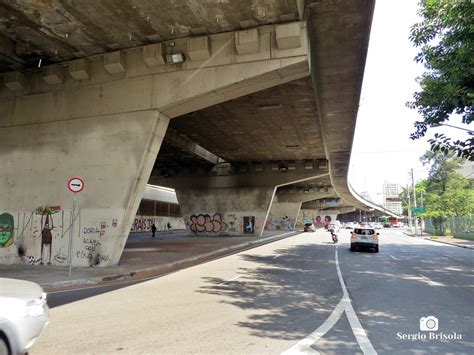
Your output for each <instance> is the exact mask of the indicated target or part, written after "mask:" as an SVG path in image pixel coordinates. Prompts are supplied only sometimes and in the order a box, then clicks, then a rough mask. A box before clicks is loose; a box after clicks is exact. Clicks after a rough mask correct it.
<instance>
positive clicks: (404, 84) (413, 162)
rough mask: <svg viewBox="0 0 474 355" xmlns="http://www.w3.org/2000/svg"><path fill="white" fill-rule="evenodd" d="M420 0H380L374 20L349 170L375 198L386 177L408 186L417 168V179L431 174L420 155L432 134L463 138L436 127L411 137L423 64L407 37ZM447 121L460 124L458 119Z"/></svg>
mask: <svg viewBox="0 0 474 355" xmlns="http://www.w3.org/2000/svg"><path fill="white" fill-rule="evenodd" d="M417 3H418V1H416V0H398V1H389V0H378V1H376V6H375V13H374V18H373V22H372V30H371V35H370V42H369V51H368V55H367V62H366V67H365V74H364V81H363V84H362V94H361V99H360V103H359V113H358V116H357V125H356V131H355V136H354V142H353V148H352V156H351V162H350V169H349V182H350V184H351V185H352V186H353V187H354V189H355V190H356V191H357V192H359V193H361V192H363V191H367V192H368V193H369V195H370V197H371V198H372V200H373V201H376V202H381V201H382V188H383V183H384V182H390V183H396V184H400V185H402V186H406V185H407V184H408V183H409V182H411V180H409V171H410V170H411V169H413V171H414V176H415V183H416V181H419V180H422V179H424V178H426V177H427V175H428V169H429V167H428V166H425V167H424V166H423V165H422V164H421V162H420V160H419V159H420V157H421V156H422V155H423V154H424V152H426V151H427V150H429V143H428V142H427V141H428V139H429V138H431V137H432V136H433V135H434V133H446V134H447V135H448V136H451V137H453V138H456V139H457V138H462V137H464V134H463V132H462V131H459V130H456V129H453V128H449V127H445V126H443V127H438V128H432V129H430V130H429V134H428V135H427V136H426V137H424V138H421V139H418V140H415V141H413V140H411V139H410V138H409V136H410V133H412V132H414V126H413V123H414V122H415V121H417V120H419V121H421V120H422V119H421V117H420V116H419V115H418V113H417V112H416V110H411V109H409V108H407V107H406V106H405V103H406V102H407V101H410V100H411V99H412V95H413V93H414V92H415V91H417V90H418V89H419V86H418V84H417V83H416V80H415V79H416V77H418V76H420V75H421V74H422V73H423V71H424V68H423V65H422V64H418V63H415V61H414V60H413V58H414V57H415V56H416V54H417V52H418V49H417V48H414V47H413V46H412V44H411V42H410V41H409V39H408V38H409V35H410V27H411V26H412V25H413V24H414V23H416V22H418V21H419V17H418V15H417V14H416V12H417ZM449 124H453V125H456V124H457V122H456V120H455V119H452V120H450V122H449Z"/></svg>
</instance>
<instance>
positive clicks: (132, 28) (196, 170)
mask: <svg viewBox="0 0 474 355" xmlns="http://www.w3.org/2000/svg"><path fill="white" fill-rule="evenodd" d="M164 3H166V5H165V4H164ZM25 4H27V5H25ZM373 8H374V0H357V1H348V0H296V1H288V0H273V1H269V0H242V1H232V0H215V1H206V2H203V1H199V0H187V1H167V2H156V3H152V2H149V1H146V0H123V1H120V2H117V3H116V4H115V3H113V2H108V1H100V0H98V1H93V2H91V3H90V4H89V5H87V6H84V5H83V4H82V3H81V4H79V3H78V2H70V1H60V0H48V1H47V0H41V1H40V0H37V1H29V2H26V3H25V2H24V1H20V0H10V1H0V16H1V17H2V21H1V22H0V71H1V74H0V75H1V80H0V157H1V158H0V162H1V165H2V169H1V171H0V238H1V239H0V263H4V264H5V263H6V264H9V263H16V262H19V259H20V256H22V255H31V256H33V257H35V258H36V259H37V260H41V262H44V263H52V264H57V265H61V264H64V265H66V264H67V262H68V258H67V251H68V248H69V244H68V236H69V233H70V232H71V228H70V225H71V221H72V220H73V219H74V221H75V227H74V230H73V240H74V245H73V253H72V256H73V257H72V263H73V265H75V266H88V265H89V264H90V262H91V259H93V260H94V263H95V264H97V265H99V266H107V265H113V264H116V263H118V261H119V259H120V256H121V253H122V250H123V247H124V245H125V242H126V239H127V236H128V232H129V230H130V225H131V223H132V220H133V218H134V216H135V213H136V211H137V208H138V205H139V203H140V200H141V198H142V195H143V191H144V189H145V185H146V184H147V183H148V182H150V183H152V184H156V185H160V186H165V187H171V188H174V189H175V190H176V194H177V197H178V201H179V204H180V207H181V211H182V213H183V215H184V218H185V221H186V225H187V227H188V228H189V229H190V230H191V231H193V232H195V233H197V234H212V235H216V236H218V235H222V234H243V233H244V234H245V233H248V234H253V235H255V236H258V235H260V234H261V233H262V231H263V230H264V228H265V227H266V228H273V227H275V226H274V222H273V221H281V220H282V218H287V217H288V220H290V221H289V222H288V223H294V219H295V218H296V216H297V215H298V213H302V212H303V213H307V214H318V213H321V214H324V215H330V216H332V218H335V216H336V215H337V214H339V213H345V212H349V211H352V210H354V209H355V208H356V207H357V208H367V206H366V205H365V204H364V203H362V202H361V201H359V200H358V199H356V198H355V197H354V196H353V195H352V193H351V191H350V188H349V185H348V182H347V173H348V168H349V159H350V155H351V148H352V140H353V135H354V128H355V123H356V118H357V111H358V104H359V96H360V90H361V84H362V78H363V73H364V66H365V59H366V54H367V48H368V41H369V34H370V26H371V21H372V15H373ZM76 176H77V177H80V178H82V179H83V180H84V182H85V188H84V190H83V191H82V192H80V193H78V194H77V207H78V208H77V209H76V213H75V215H74V216H73V215H72V211H71V210H72V194H71V193H70V192H69V191H68V189H67V187H66V184H67V181H68V179H69V178H71V177H76ZM292 219H293V221H291V220H292Z"/></svg>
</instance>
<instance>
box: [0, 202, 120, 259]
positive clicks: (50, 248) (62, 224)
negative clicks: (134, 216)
mask: <svg viewBox="0 0 474 355" xmlns="http://www.w3.org/2000/svg"><path fill="white" fill-rule="evenodd" d="M81 214H82V213H81V211H80V210H79V211H78V212H77V214H76V216H75V227H74V235H73V238H74V244H73V245H74V251H73V259H72V260H73V264H79V265H81V264H82V265H84V266H85V265H87V264H88V265H90V266H95V265H98V264H100V263H110V262H111V261H112V257H111V256H110V255H109V254H108V249H109V248H110V240H107V232H108V229H109V226H112V228H114V229H115V228H117V226H118V220H117V218H116V217H112V216H110V219H96V220H95V221H94V222H92V223H91V224H89V225H84V224H82V223H81ZM86 216H87V217H89V216H88V215H86ZM71 220H72V215H71V213H70V212H69V213H65V211H64V210H63V209H62V207H61V206H53V205H42V206H39V207H37V208H35V209H33V210H31V211H30V212H16V213H11V212H10V213H7V212H4V213H0V264H15V263H27V264H30V265H36V264H40V265H44V264H55V265H64V264H67V263H68V260H69V258H68V256H67V254H68V250H69V238H68V237H67V236H68V234H69V232H70V227H71V224H70V221H71ZM89 220H90V219H89ZM92 220H94V219H92ZM13 236H14V237H13ZM76 238H77V239H76ZM81 241H82V243H81ZM101 249H102V250H101ZM81 259H85V260H84V261H81Z"/></svg>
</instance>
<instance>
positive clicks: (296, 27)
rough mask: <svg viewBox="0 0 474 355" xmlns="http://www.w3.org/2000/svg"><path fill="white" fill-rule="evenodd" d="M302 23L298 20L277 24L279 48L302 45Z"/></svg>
mask: <svg viewBox="0 0 474 355" xmlns="http://www.w3.org/2000/svg"><path fill="white" fill-rule="evenodd" d="M300 31H301V28H300V24H299V23H297V22H292V23H286V24H284V25H277V26H276V31H275V37H276V42H277V46H278V49H289V48H298V47H300V46H301V36H300Z"/></svg>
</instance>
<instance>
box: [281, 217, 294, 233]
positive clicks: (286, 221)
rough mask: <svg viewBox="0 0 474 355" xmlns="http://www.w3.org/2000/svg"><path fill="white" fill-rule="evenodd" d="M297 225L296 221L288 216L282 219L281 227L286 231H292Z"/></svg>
mask: <svg viewBox="0 0 474 355" xmlns="http://www.w3.org/2000/svg"><path fill="white" fill-rule="evenodd" d="M294 225H295V220H294V219H293V218H290V217H288V216H285V217H283V218H282V219H281V227H282V229H283V230H285V231H292V230H293V227H294Z"/></svg>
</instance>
